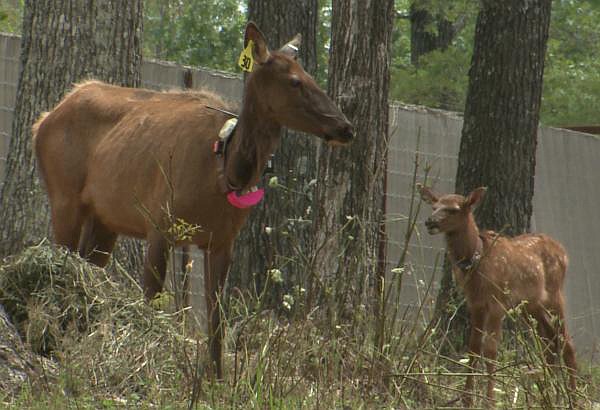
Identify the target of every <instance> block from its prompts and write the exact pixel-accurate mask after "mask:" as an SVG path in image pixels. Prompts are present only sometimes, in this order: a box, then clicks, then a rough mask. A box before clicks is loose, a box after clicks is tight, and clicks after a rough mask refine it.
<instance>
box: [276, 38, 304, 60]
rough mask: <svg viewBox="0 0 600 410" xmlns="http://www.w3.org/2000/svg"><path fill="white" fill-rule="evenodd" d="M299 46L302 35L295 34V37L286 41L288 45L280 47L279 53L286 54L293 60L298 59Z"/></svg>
mask: <svg viewBox="0 0 600 410" xmlns="http://www.w3.org/2000/svg"><path fill="white" fill-rule="evenodd" d="M300 44H302V35H301V34H300V33H298V34H296V37H294V38H293V39H291V40H290V41H288V43H287V44H286V45H284V46H283V47H281V48H280V49H279V51H280V52H281V53H284V54H287V55H288V56H290V57H292V58H293V59H294V60H295V59H296V58H298V49H299V48H300Z"/></svg>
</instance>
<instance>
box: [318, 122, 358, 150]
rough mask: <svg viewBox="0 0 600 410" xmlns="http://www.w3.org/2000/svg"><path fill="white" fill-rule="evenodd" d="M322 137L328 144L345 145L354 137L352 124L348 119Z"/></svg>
mask: <svg viewBox="0 0 600 410" xmlns="http://www.w3.org/2000/svg"><path fill="white" fill-rule="evenodd" d="M323 138H324V139H325V141H327V143H328V144H329V145H346V144H349V143H350V141H352V139H353V138H354V132H353V128H352V124H350V123H349V122H348V121H346V122H345V123H343V124H342V125H341V126H340V127H338V128H337V129H336V130H335V131H334V132H331V133H326V134H325V135H324V136H323Z"/></svg>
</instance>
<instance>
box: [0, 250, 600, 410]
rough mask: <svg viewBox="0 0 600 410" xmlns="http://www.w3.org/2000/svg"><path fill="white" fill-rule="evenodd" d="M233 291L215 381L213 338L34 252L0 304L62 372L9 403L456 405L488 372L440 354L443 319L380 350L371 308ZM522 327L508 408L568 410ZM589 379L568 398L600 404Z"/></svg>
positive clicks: (8, 270)
mask: <svg viewBox="0 0 600 410" xmlns="http://www.w3.org/2000/svg"><path fill="white" fill-rule="evenodd" d="M423 291H424V300H430V299H431V296H429V295H427V294H426V291H427V289H423ZM234 296H235V297H233V298H232V299H231V301H230V304H229V309H228V317H229V322H228V323H227V346H228V348H227V353H226V357H225V364H226V380H225V381H224V382H219V383H216V382H212V381H209V380H208V379H207V377H206V375H205V374H204V368H205V355H206V346H205V340H204V339H203V337H202V336H201V335H199V334H198V333H196V332H194V331H190V330H189V329H187V326H186V325H185V324H184V320H183V319H184V315H183V314H181V313H171V314H168V313H165V312H163V311H160V310H158V309H157V308H156V307H152V306H149V305H148V304H146V303H145V302H144V301H143V297H142V293H141V291H140V289H139V288H138V286H137V285H136V284H135V282H134V281H132V280H131V279H130V278H129V276H128V275H127V274H125V272H122V271H119V269H116V270H115V272H114V273H113V274H112V275H109V274H108V273H107V272H106V271H105V270H103V269H98V268H95V267H92V266H90V265H88V264H87V263H86V262H84V261H82V260H81V259H79V258H78V257H77V256H73V255H71V254H68V253H66V252H65V251H63V250H61V249H56V248H53V247H48V246H37V247H33V248H29V249H27V250H26V251H24V252H23V253H22V254H20V255H18V256H15V257H12V258H10V259H9V260H7V261H6V263H5V264H4V265H3V266H2V267H0V297H1V300H0V303H2V304H3V305H4V306H5V308H6V309H7V311H9V312H10V315H11V316H12V317H13V319H14V321H15V322H16V325H17V327H18V328H19V330H20V331H21V333H22V334H23V335H24V336H25V339H26V343H27V344H28V345H29V346H30V347H31V348H32V349H34V350H35V351H36V352H38V353H39V354H43V355H45V356H47V357H49V358H50V361H51V363H54V370H49V367H48V365H47V364H46V365H44V363H46V362H43V361H40V366H39V369H38V370H39V377H38V378H35V379H32V380H31V381H30V384H29V386H26V387H25V388H24V389H23V390H22V391H21V394H20V395H18V396H16V397H8V396H7V397H6V398H5V400H4V402H5V403H6V404H7V405H9V406H12V407H13V408H57V409H58V408H65V407H71V408H123V407H125V408H138V407H142V408H156V407H158V408H163V407H164V408H199V409H203V408H257V409H264V408H332V409H355V408H357V409H360V408H452V406H454V407H455V408H456V407H460V402H458V401H457V399H458V398H459V397H460V395H461V390H462V385H463V382H464V376H465V373H467V372H470V371H475V372H476V373H477V374H479V375H480V378H481V379H482V382H483V381H484V380H485V378H486V377H487V376H486V375H485V374H484V373H481V371H480V370H471V369H469V368H468V367H467V366H466V364H465V363H464V361H463V360H460V358H448V357H444V356H442V355H441V354H440V352H439V350H438V347H437V346H438V345H439V340H440V339H439V338H440V337H443V335H442V332H443V329H442V327H441V326H437V324H431V323H426V322H424V321H422V322H418V321H417V322H414V321H408V320H398V322H397V323H396V324H395V327H394V331H392V329H387V330H386V335H388V336H387V337H386V340H385V344H384V349H383V352H380V351H379V349H378V348H375V346H376V344H375V342H374V340H375V337H374V334H375V330H376V327H378V326H379V325H378V324H377V323H375V321H374V320H373V319H372V316H371V314H370V312H369V311H368V310H366V311H358V310H357V312H356V315H355V317H352V318H345V319H337V320H336V321H335V322H332V318H331V317H330V316H329V315H328V314H327V311H328V309H327V307H326V306H317V307H315V308H314V309H312V310H310V311H309V312H304V310H303V306H302V303H303V300H302V298H301V296H300V295H296V303H295V305H294V309H296V310H297V311H296V312H292V313H295V314H293V315H292V314H288V315H282V314H281V312H275V311H273V310H268V309H264V308H256V307H257V306H262V304H261V303H260V300H257V299H256V296H254V297H252V296H250V295H248V294H244V295H242V294H241V293H238V294H236V295H234ZM242 296H243V297H242ZM251 307H253V308H251ZM402 316H403V315H402V314H401V315H398V317H399V318H400V319H402ZM517 317H518V316H517ZM292 318H293V319H292ZM522 328H523V330H521V331H519V332H517V334H516V340H517V342H512V344H511V345H509V346H505V348H504V349H502V352H503V353H502V357H501V358H500V364H499V369H500V370H499V371H498V372H497V373H496V374H495V377H496V379H497V386H498V390H499V392H498V407H501V408H536V407H537V408H550V407H553V408H569V406H570V405H571V404H572V402H571V403H570V402H569V396H568V395H567V394H566V386H567V381H566V372H564V371H563V369H561V368H558V369H552V368H550V367H548V366H547V365H545V364H544V362H543V360H542V359H541V358H542V354H541V353H542V352H541V350H542V348H541V346H539V345H538V344H539V339H538V338H536V337H535V335H534V334H532V332H531V330H529V329H528V328H527V327H523V326H522ZM593 372H595V373H593ZM581 374H582V376H581V378H580V382H579V394H578V396H575V397H571V400H577V401H578V403H580V404H582V405H586V404H587V405H588V406H591V403H592V401H593V400H596V401H597V400H598V399H599V398H600V391H599V388H598V387H597V386H598V385H599V384H600V374H598V369H592V368H585V367H584V368H583V369H582V372H581ZM476 392H478V393H480V392H482V390H481V389H479V390H477V391H476ZM479 403H480V404H483V400H482V399H481V400H479Z"/></svg>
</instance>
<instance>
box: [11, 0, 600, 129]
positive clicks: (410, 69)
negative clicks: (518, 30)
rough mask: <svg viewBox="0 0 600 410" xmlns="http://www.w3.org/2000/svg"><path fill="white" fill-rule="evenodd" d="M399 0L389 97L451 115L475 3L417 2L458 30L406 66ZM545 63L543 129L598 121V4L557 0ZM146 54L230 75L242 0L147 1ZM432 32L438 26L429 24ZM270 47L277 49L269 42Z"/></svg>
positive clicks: (460, 90) (405, 6)
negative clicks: (446, 45)
mask: <svg viewBox="0 0 600 410" xmlns="http://www.w3.org/2000/svg"><path fill="white" fill-rule="evenodd" d="M412 1H414V0H397V1H396V11H397V16H398V18H397V20H396V21H397V22H396V28H395V31H394V42H393V50H392V55H393V61H392V67H391V68H392V70H391V71H392V81H391V86H390V90H391V97H392V99H394V100H399V101H402V102H405V103H409V104H419V105H427V106H431V107H435V108H443V109H448V110H453V111H462V110H463V107H464V102H465V97H466V89H467V82H468V79H467V76H468V71H469V66H470V61H471V52H472V48H473V31H474V27H475V20H476V17H477V2H472V1H467V0H455V1H453V2H448V1H444V0H419V4H423V5H424V7H426V8H427V9H428V10H429V11H430V12H431V13H432V15H435V16H438V17H439V18H442V17H443V18H446V19H447V20H448V21H450V22H453V23H456V26H457V27H458V28H459V30H458V31H457V33H456V35H455V37H454V39H453V41H452V44H451V45H450V47H449V48H448V49H447V50H445V51H435V52H432V53H430V54H428V55H425V56H424V57H423V58H422V59H421V62H420V65H419V67H414V66H413V65H412V64H411V62H410V52H411V50H410V20H409V18H408V16H409V12H410V4H411V3H412ZM552 7H553V9H552V23H551V27H550V40H549V43H548V44H549V45H548V55H547V59H546V72H545V79H544V94H543V97H542V98H543V99H542V111H541V121H542V123H544V124H546V125H575V124H598V123H600V119H598V112H597V111H598V109H597V108H598V107H600V60H599V57H598V56H599V55H600V30H598V24H597V22H598V21H600V2H599V1H598V0H555V1H554V2H553V6H552ZM319 8H320V10H319V12H320V26H319V27H320V28H319V33H318V42H319V46H318V71H317V75H316V77H317V79H318V80H319V82H321V83H322V84H323V83H324V82H325V81H326V77H327V59H328V52H329V26H330V19H331V1H330V0H321V1H320V4H319ZM22 10H23V1H22V0H15V1H5V2H3V3H2V4H0V31H5V32H11V33H19V31H20V24H21V18H22ZM145 13H146V15H145V22H144V54H145V56H146V57H150V58H156V59H161V60H169V61H174V62H177V63H180V64H188V65H197V66H203V67H210V68H216V69H221V70H227V71H232V70H235V61H236V60H237V56H238V54H239V50H240V49H241V37H240V33H242V31H243V26H244V24H245V19H246V17H245V15H246V2H245V1H243V0H225V1H218V0H211V1H201V0H185V1H172V0H170V1H163V0H147V1H146V4H145ZM429 29H430V30H431V31H432V32H433V33H435V32H436V30H437V28H436V26H435V25H434V24H431V27H429ZM273 46H275V45H273Z"/></svg>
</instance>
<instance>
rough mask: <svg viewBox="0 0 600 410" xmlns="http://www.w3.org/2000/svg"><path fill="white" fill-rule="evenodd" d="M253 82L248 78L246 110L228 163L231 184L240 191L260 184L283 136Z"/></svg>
mask: <svg viewBox="0 0 600 410" xmlns="http://www.w3.org/2000/svg"><path fill="white" fill-rule="evenodd" d="M250 81H251V78H248V84H247V86H246V90H245V93H244V102H243V104H242V110H241V113H240V116H239V120H238V123H237V127H236V130H235V134H234V135H233V138H232V140H231V142H230V145H229V147H228V150H227V151H228V152H227V157H226V162H225V175H226V177H227V179H228V181H229V184H231V185H232V186H234V187H236V188H237V189H239V190H246V189H248V188H250V187H252V186H254V185H256V184H258V182H259V180H260V178H261V176H262V174H263V170H264V168H265V166H266V164H267V161H268V160H269V158H270V156H271V155H272V154H273V152H274V151H275V149H276V148H277V146H278V145H279V140H280V137H281V125H280V124H279V123H277V122H276V121H275V120H274V119H273V118H272V117H270V116H269V113H268V109H267V108H266V107H265V106H264V105H263V104H261V102H260V101H259V100H258V98H257V96H256V92H255V89H254V87H252V84H251V83H250Z"/></svg>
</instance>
